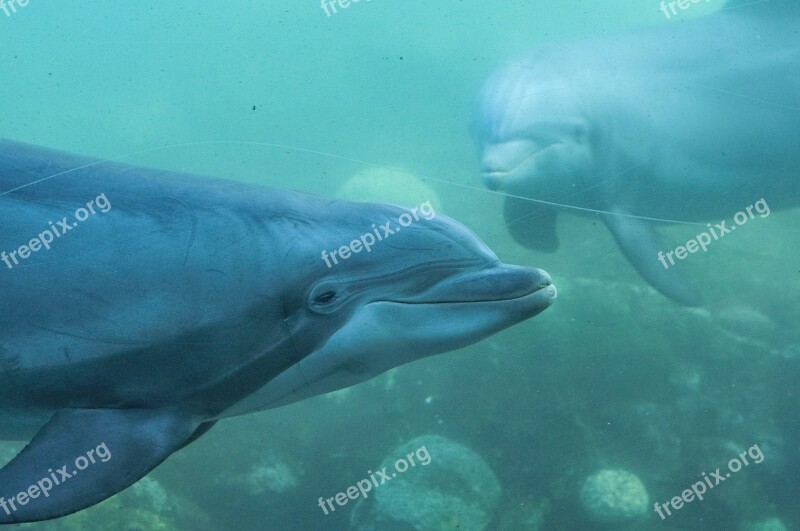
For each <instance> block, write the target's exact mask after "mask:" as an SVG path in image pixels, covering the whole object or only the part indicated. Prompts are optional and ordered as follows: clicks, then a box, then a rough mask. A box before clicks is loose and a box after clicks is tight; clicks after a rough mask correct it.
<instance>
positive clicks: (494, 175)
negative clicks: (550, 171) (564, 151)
mask: <svg viewBox="0 0 800 531" xmlns="http://www.w3.org/2000/svg"><path fill="white" fill-rule="evenodd" d="M562 143H563V142H561V141H558V140H556V141H555V142H551V143H550V144H547V145H544V146H542V147H540V148H539V149H535V150H533V151H531V152H530V153H528V154H527V155H526V156H525V157H524V158H523V159H522V160H520V161H519V162H518V163H517V164H515V165H514V166H513V167H511V168H508V169H496V168H487V169H485V170H483V171H482V172H481V174H482V175H483V180H484V182H485V184H486V187H487V188H489V189H490V190H497V189H499V188H500V184H501V182H502V179H503V178H504V177H507V176H508V175H510V174H511V173H512V172H514V170H516V169H517V168H519V167H520V166H522V165H523V164H525V163H526V162H528V161H529V160H530V159H531V158H532V157H535V156H536V155H538V154H540V153H541V152H543V151H545V150H548V149H550V148H552V147H554V146H557V145H559V144H562Z"/></svg>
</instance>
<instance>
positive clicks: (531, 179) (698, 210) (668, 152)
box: [473, 0, 800, 305]
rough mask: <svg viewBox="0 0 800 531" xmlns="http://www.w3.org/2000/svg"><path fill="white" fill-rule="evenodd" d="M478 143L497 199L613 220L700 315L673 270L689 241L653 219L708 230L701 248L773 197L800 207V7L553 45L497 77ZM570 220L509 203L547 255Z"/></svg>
mask: <svg viewBox="0 0 800 531" xmlns="http://www.w3.org/2000/svg"><path fill="white" fill-rule="evenodd" d="M473 132H474V135H475V140H476V144H477V147H478V151H479V156H480V159H481V170H482V174H483V178H484V180H485V182H486V184H487V185H488V186H489V187H490V188H492V189H495V190H503V191H504V192H507V193H509V194H511V195H516V196H522V197H527V198H532V199H536V200H541V201H546V202H550V203H558V204H567V205H571V206H576V207H579V208H582V209H592V210H602V211H606V212H611V213H613V214H611V215H605V216H604V220H605V222H606V224H607V226H608V227H609V229H610V230H611V231H612V233H613V235H614V237H615V239H616V241H617V243H618V244H619V246H620V248H621V249H622V251H623V252H624V253H625V255H626V256H627V258H628V259H629V261H630V262H631V263H632V264H633V265H634V266H635V268H636V269H637V270H638V271H639V273H640V274H641V275H642V276H643V277H644V278H645V279H646V280H648V281H649V282H650V283H651V284H652V285H653V286H654V287H655V288H657V289H658V290H660V291H661V292H662V293H664V294H665V295H667V296H669V297H671V298H672V299H674V300H676V301H678V302H681V303H684V304H689V305H692V304H698V302H699V298H698V297H697V295H695V293H694V292H693V290H692V289H691V288H690V286H689V285H688V284H686V283H685V282H683V281H682V280H681V279H680V276H679V274H678V273H677V272H676V270H677V269H678V268H675V267H673V268H671V269H667V268H666V266H664V265H663V264H662V262H660V261H659V259H658V252H659V251H662V250H663V251H666V250H668V249H672V248H673V247H675V244H674V243H673V242H670V243H667V242H663V243H662V242H661V241H660V239H659V237H658V235H657V233H656V232H655V230H654V225H655V224H657V223H656V222H653V221H652V220H645V219H641V218H642V217H648V218H658V219H662V220H663V219H667V220H682V221H693V222H703V223H702V224H701V225H700V228H698V227H687V231H690V232H689V233H687V239H688V238H689V237H690V236H694V235H695V234H697V233H698V232H701V231H702V230H706V227H705V222H710V221H719V220H721V219H728V220H730V218H731V217H733V215H734V214H735V213H736V212H738V211H740V210H743V209H745V208H746V207H747V206H749V205H753V203H754V202H756V201H758V200H759V199H761V198H764V199H765V202H766V203H767V204H768V205H769V206H770V207H773V209H780V208H788V207H794V206H797V205H798V204H800V184H799V183H798V181H797V172H798V170H799V169H800V2H798V1H797V0H771V1H769V0H767V1H764V2H753V1H752V0H737V1H729V2H727V3H726V5H725V6H724V7H723V10H722V11H720V12H718V13H716V14H713V15H711V16H708V17H704V18H700V19H696V20H691V21H679V20H670V21H667V20H665V21H664V23H663V24H661V25H659V26H658V27H655V28H650V29H645V30H640V31H633V32H629V33H625V34H622V35H617V36H613V37H601V38H593V39H589V40H583V41H577V42H568V43H562V44H555V45H552V46H550V47H546V48H544V49H541V50H539V51H537V52H535V53H533V54H530V55H528V56H526V57H523V58H521V59H520V60H517V61H512V62H510V63H508V64H507V65H506V66H504V67H502V68H501V69H499V70H498V71H497V72H496V73H495V74H494V75H492V76H491V77H490V79H489V80H488V81H487V83H486V84H485V86H484V88H483V90H482V92H481V95H480V97H479V102H478V106H477V112H476V116H475V120H474V122H473ZM556 212H557V210H556V207H552V206H548V205H546V204H544V203H537V202H531V201H525V200H522V199H518V198H511V197H509V198H507V200H506V206H505V218H506V223H507V226H508V227H509V229H510V231H511V233H512V235H513V236H514V238H515V239H516V240H517V241H519V242H520V243H522V244H523V245H526V246H528V247H530V248H532V249H538V250H543V251H552V250H555V249H556V248H557V247H558V240H557V237H556V233H555V220H556ZM583 212H584V213H586V212H587V211H585V210H584V211H583ZM590 215H596V214H590ZM683 241H685V240H683Z"/></svg>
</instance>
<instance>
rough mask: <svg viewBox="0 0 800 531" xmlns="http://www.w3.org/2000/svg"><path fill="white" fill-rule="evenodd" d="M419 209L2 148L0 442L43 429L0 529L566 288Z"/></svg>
mask: <svg viewBox="0 0 800 531" xmlns="http://www.w3.org/2000/svg"><path fill="white" fill-rule="evenodd" d="M31 183H33V184H31ZM416 210H418V209H413V210H411V209H405V208H402V207H397V206H391V205H385V204H374V203H351V202H344V201H334V200H330V199H324V198H317V197H311V196H307V195H303V194H300V193H293V192H286V191H278V190H273V189H268V188H260V187H253V186H248V185H244V184H238V183H234V182H228V181H221V180H214V179H208V178H203V177H197V176H191V175H184V174H177V173H172V172H167V171H158V170H151V169H143V168H137V167H132V166H126V165H122V164H116V163H108V162H97V161H93V160H91V159H86V158H82V157H78V156H74V155H70V154H67V153H63V152H58V151H52V150H48V149H43V148H38V147H34V146H30V145H27V144H20V143H15V142H9V141H2V142H0V219H2V226H3V230H2V231H0V252H2V253H3V254H2V255H1V256H2V257H3V258H2V260H3V261H2V262H0V439H9V440H19V439H23V440H27V439H28V438H30V437H33V439H32V440H31V442H30V443H29V444H28V445H27V446H26V447H25V449H24V450H23V451H22V452H21V453H20V454H19V455H18V456H17V457H15V458H14V459H13V460H12V461H11V462H10V463H9V464H8V465H6V466H5V467H4V468H3V469H2V470H0V524H2V523H12V522H30V521H37V520H43V519H48V518H55V517H58V516H62V515H65V514H69V513H71V512H74V511H77V510H80V509H82V508H85V507H88V506H90V505H93V504H95V503H98V502H100V501H102V500H104V499H106V498H108V497H110V496H112V495H113V494H115V493H117V492H119V491H121V490H123V489H125V488H126V487H128V486H129V485H131V484H133V483H135V482H136V481H138V480H139V479H140V478H142V477H143V476H144V475H145V474H147V473H148V472H149V471H150V470H152V469H153V468H154V467H156V466H157V465H158V464H159V463H161V462H162V461H163V460H164V459H166V458H167V457H168V456H169V455H170V454H171V453H173V452H175V451H176V450H178V449H180V448H182V447H183V446H185V445H187V444H188V443H189V442H191V441H193V440H194V439H196V438H197V437H199V436H200V435H202V434H203V433H204V432H205V431H207V430H208V429H209V428H210V427H211V426H212V425H213V423H214V422H215V421H217V420H218V419H221V418H224V417H230V416H233V415H239V414H243V413H247V412H251V411H258V410H263V409H267V408H271V407H276V406H278V405H282V404H286V403H289V402H293V401H297V400H301V399H303V398H306V397H309V396H313V395H316V394H320V393H323V392H327V391H331V390H335V389H339V388H342V387H346V386H349V385H353V384H355V383H357V382H360V381H363V380H365V379H368V378H371V377H373V376H375V375H377V374H380V373H382V372H383V371H386V370H387V369H390V368H392V367H395V366H397V365H400V364H403V363H406V362H409V361H412V360H414V359H418V358H422V357H424V356H430V355H432V354H436V353H440V352H445V351H449V350H453V349H456V348H459V347H463V346H465V345H468V344H470V343H473V342H475V341H478V340H480V339H482V338H484V337H486V336H488V335H490V334H492V333H494V332H497V331H498V330H501V329H503V328H506V327H508V326H511V325H513V324H515V323H518V322H520V321H523V320H525V319H527V318H529V317H531V316H533V315H536V314H537V313H539V312H541V311H542V310H544V309H545V308H547V307H548V306H549V305H550V304H551V302H552V301H553V299H554V298H555V288H554V287H553V286H552V285H551V281H550V278H549V277H548V275H547V274H546V273H545V272H543V271H540V270H538V269H531V268H525V267H516V266H511V265H505V264H503V263H501V262H500V261H499V260H498V258H497V257H496V256H495V255H494V254H493V253H492V251H491V250H489V248H487V247H486V245H484V244H483V243H482V242H481V241H480V240H479V239H478V238H477V237H476V236H475V235H474V234H473V233H471V232H470V231H468V230H467V229H466V228H464V227H463V226H461V225H460V224H458V223H456V222H455V221H453V220H451V219H448V218H447V217H445V216H441V215H440V216H436V215H435V213H433V216H426V217H424V218H420V216H419V214H418V213H416V212H415V211H416ZM422 210H424V209H422ZM431 212H432V211H428V213H431ZM412 214H413V216H414V217H413V218H412V217H411V216H412ZM412 219H414V220H415V221H413V222H411V223H410V224H409V220H412ZM398 221H399V223H398ZM401 225H405V226H401ZM46 231H49V232H50V236H47V235H46ZM388 231H391V233H389V232H388ZM368 234H374V237H372V238H367V237H366V235H368ZM362 236H363V239H362ZM34 240H35V241H34ZM356 240H358V241H361V242H363V244H362V245H361V246H359V245H356V243H355V241H356ZM45 241H47V246H44V245H43V243H44V242H45ZM36 242H38V243H36ZM370 242H372V245H371V248H370V249H369V250H367V249H366V247H365V245H366V244H368V243H370ZM343 246H349V247H350V248H351V251H344V252H343V251H342V249H343ZM356 248H358V250H357V251H356ZM336 249H338V250H339V255H338V256H339V259H338V260H335V261H334V260H332V259H331V258H330V256H331V254H333V250H336ZM323 251H326V252H327V253H328V259H327V260H325V259H324V258H323V256H322V253H323ZM344 255H347V256H344ZM345 258H346V259H345ZM329 265H330V267H329Z"/></svg>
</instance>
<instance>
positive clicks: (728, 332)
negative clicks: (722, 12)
mask: <svg viewBox="0 0 800 531" xmlns="http://www.w3.org/2000/svg"><path fill="white" fill-rule="evenodd" d="M6 1H8V0H6ZM721 4H722V0H712V1H711V2H703V3H700V4H697V5H693V6H692V7H691V9H690V10H687V12H686V16H687V17H703V16H706V15H708V14H709V13H711V12H713V11H714V10H716V9H718V8H719V7H721ZM667 23H668V21H666V20H665V17H664V16H663V14H662V13H660V12H659V11H658V2H656V1H655V0H648V1H642V0H627V1H622V0H615V1H604V2H589V1H577V0H573V1H569V2H563V1H554V0H548V1H540V2H535V3H532V2H529V1H505V2H503V3H502V4H501V5H495V4H493V3H488V2H476V1H458V0H436V1H435V2H434V1H427V2H423V1H419V0H414V1H409V2H397V1H394V2H393V1H391V0H372V1H371V2H367V1H366V0H362V1H361V2H360V3H356V4H351V5H350V6H349V7H347V8H346V9H339V11H338V12H337V13H336V14H332V15H331V16H327V15H326V12H325V10H323V9H322V7H321V6H320V4H318V3H316V2H314V1H310V0H309V1H306V0H302V1H301V0H291V1H288V0H286V1H284V0H267V1H266V2H256V1H246V0H243V1H240V2H235V3H221V2H208V1H206V0H200V1H196V2H191V3H190V2H176V1H169V0H168V1H149V0H143V1H137V2H122V1H119V2H108V1H106V2H101V1H99V0H84V1H81V2H75V3H70V4H69V5H67V4H65V3H61V2H55V1H53V0H31V1H30V3H29V4H28V5H26V6H24V7H17V11H16V12H13V13H11V15H10V16H6V15H5V14H4V13H3V11H0V45H1V47H0V54H1V55H0V79H2V87H3V89H2V93H3V98H2V103H0V110H1V112H0V137H3V138H8V139H13V140H17V141H23V142H29V143H34V144H39V145H43V146H49V147H54V148H58V149H62V150H67V151H72V152H76V153H82V154H86V155H91V156H95V157H99V158H109V159H112V158H113V159H116V160H121V161H124V162H126V163H130V164H134V165H141V166H151V167H157V168H163V169H168V170H174V171H185V172H191V173H198V174H205V175H211V176H216V177H223V178H228V179H233V180H237V181H242V182H246V183H251V184H257V185H266V186H272V187H276V188H284V189H292V190H299V191H303V192H308V193H313V194H318V195H323V196H331V197H337V198H346V199H355V200H370V201H385V202H389V203H397V204H406V205H409V206H411V205H419V204H420V203H422V202H423V201H426V200H430V201H431V202H432V204H433V205H434V206H435V208H436V211H437V212H442V213H444V214H447V215H449V216H451V217H453V218H455V219H457V220H459V221H460V222H462V223H464V224H465V225H466V226H468V227H469V228H471V229H472V230H474V231H475V232H476V233H477V234H478V235H479V236H480V237H481V238H482V239H483V240H484V241H485V242H486V243H487V244H488V245H489V246H490V247H491V248H492V250H494V251H495V252H496V253H497V255H498V256H499V257H500V258H501V259H502V260H503V261H504V262H506V263H510V264H520V265H529V266H535V267H539V268H542V269H544V270H546V271H548V272H549V273H550V274H551V275H552V277H553V280H554V283H555V284H556V286H558V289H559V298H558V300H557V301H556V302H555V304H554V305H553V307H551V308H549V309H548V310H547V311H545V312H544V313H542V314H541V315H539V316H536V317H534V318H533V319H531V320H528V321H525V322H523V323H521V324H519V325H516V326H514V327H512V328H510V329H507V330H504V331H502V332H500V333H498V334H496V335H494V336H491V337H489V338H487V339H485V340H483V341H482V342H479V343H477V344H475V345H472V346H470V347H467V348H464V349H461V350H459V351H456V352H451V353H447V354H443V355H440V356H436V357H433V358H428V359H424V360H420V361H417V362H414V363H412V364H409V365H405V366H402V367H400V368H397V369H393V370H391V371H390V372H388V373H386V374H384V375H382V376H379V377H378V378H376V379H373V380H370V381H369V382H366V383H364V384H361V385H359V386H356V387H352V388H348V389H346V390H343V391H339V392H336V393H333V394H331V395H324V396H319V397H315V398H312V399H309V400H306V401H303V402H300V403H296V404H292V405H289V406H286V407H283V408H280V409H275V410H270V411H266V412H261V413H255V414H251V415H247V416H243V417H238V418H235V419H228V420H224V421H222V422H220V423H219V424H217V425H216V426H215V427H214V428H213V429H212V430H211V431H210V432H209V433H208V434H207V435H205V436H204V437H203V438H202V439H200V440H199V441H198V442H196V443H194V444H193V445H192V446H190V447H188V448H186V449H185V450H182V451H180V452H178V453H176V454H175V455H173V456H172V457H171V458H170V459H168V460H167V461H166V462H165V463H164V464H163V465H161V466H160V467H158V468H157V469H156V470H155V471H154V472H153V473H151V474H150V475H148V476H147V478H146V479H145V480H143V481H141V482H139V484H137V485H136V486H134V487H131V488H130V489H128V490H126V491H125V492H123V493H121V494H119V495H118V496H116V497H114V498H112V499H111V500H109V501H107V502H104V503H103V504H101V505H99V506H96V507H93V508H90V509H87V510H85V511H82V512H80V513H78V514H76V515H74V516H70V517H67V518H64V519H61V520H56V521H52V522H46V523H38V524H30V525H29V526H27V525H26V526H25V527H26V528H32V529H54V530H61V529H165V530H171V529H221V530H222V529H276V530H283V529H303V530H305V529H397V530H401V529H403V530H407V529H425V530H449V529H461V530H464V529H466V530H472V529H500V530H517V529H520V530H526V529H531V530H535V529H553V530H557V529H631V530H633V529H635V530H650V529H653V530H655V529H720V530H727V529H753V530H755V529H781V527H777V526H778V525H783V526H784V528H785V529H800V513H798V511H797V508H796V507H797V504H796V497H797V492H798V484H797V480H796V476H797V474H798V472H800V456H798V437H799V436H800V426H798V424H797V421H796V420H795V418H796V414H797V413H796V412H797V410H798V405H800V404H798V394H797V391H796V376H797V375H798V371H799V370H800V337H799V336H798V332H797V322H798V318H800V311H798V304H797V296H798V287H800V280H798V278H799V277H798V272H799V270H800V265H799V264H798V262H797V245H796V243H797V238H798V232H797V227H798V226H800V216H798V212H797V211H796V210H782V211H780V212H775V213H774V214H773V215H771V216H770V217H769V218H765V219H763V220H759V221H758V223H755V222H754V223H753V225H754V226H752V227H748V230H746V231H745V230H743V231H742V232H741V233H738V234H737V236H736V238H729V239H727V240H724V241H720V242H719V243H717V244H715V246H714V247H713V248H712V249H710V250H709V252H707V253H705V254H703V255H702V256H700V255H698V256H696V257H695V258H694V259H693V260H688V261H686V263H685V268H686V270H687V271H688V272H689V274H690V275H691V277H692V279H693V284H694V285H695V286H698V287H699V289H700V291H701V292H702V294H703V297H704V299H705V300H706V301H707V304H706V305H704V307H702V308H699V309H687V308H683V307H680V306H678V305H676V304H674V303H673V302H671V301H670V300H669V299H667V298H666V297H663V296H662V295H660V294H658V293H657V292H655V291H654V290H653V289H652V288H650V287H649V286H648V285H647V284H646V283H645V281H644V280H642V279H641V278H640V277H639V276H638V275H637V273H636V271H635V270H634V269H633V268H632V267H631V266H630V265H629V263H628V262H627V261H626V260H625V258H624V257H623V256H622V254H621V253H620V252H619V250H618V248H617V246H616V244H615V243H614V240H613V238H612V236H611V235H610V233H609V232H608V230H607V229H606V228H605V226H603V225H602V223H599V222H593V221H592V220H591V219H587V218H585V217H577V216H572V215H569V214H566V215H564V216H562V217H561V218H560V219H559V236H560V239H561V248H560V249H559V251H558V252H556V253H553V254H546V253H539V252H536V251H532V250H529V249H525V248H523V247H522V246H519V245H518V244H516V243H515V242H514V241H513V240H512V238H511V236H510V235H509V234H508V231H507V229H506V227H505V225H504V222H503V217H502V209H503V206H502V205H503V197H502V195H500V194H494V193H490V192H489V191H488V190H487V189H486V188H485V187H484V186H483V184H482V182H481V180H480V172H479V164H478V160H477V158H476V155H475V148H474V146H473V144H472V140H471V138H470V134H469V122H470V119H471V115H472V110H473V106H474V103H475V98H476V95H477V93H478V90H479V88H480V86H481V85H482V83H483V81H484V80H485V79H486V77H487V76H488V75H489V74H490V73H491V72H492V71H493V70H494V69H495V68H496V67H497V66H498V65H499V64H501V63H502V62H503V61H505V60H506V59H508V58H509V57H511V56H514V55H516V54H519V53H521V52H524V51H527V50H529V49H532V48H535V47H537V46H540V45H542V44H546V43H549V42H553V41H557V40H565V39H566V40H568V39H572V38H576V37H586V36H594V35H605V34H610V33H613V32H616V31H622V30H625V29H627V28H639V27H646V26H659V25H663V24H667ZM669 23H672V21H669ZM787 112H788V111H787ZM776 164H779V162H776ZM756 199H758V198H757V197H754V198H753V200H754V201H755V200H756ZM742 206H743V207H744V206H746V205H742ZM731 214H733V212H732V213H731ZM3 223H9V221H4V222H3ZM695 232H696V231H695V230H694V229H691V230H689V231H688V232H687V229H686V228H685V227H680V226H673V227H669V228H667V229H665V230H664V231H663V234H665V235H668V237H669V240H670V241H675V242H681V241H685V240H686V238H688V237H689V235H693V234H695ZM688 233H691V234H689V235H687V234H688ZM682 265H684V264H682ZM426 441H427V448H428V450H429V451H430V458H431V462H430V467H429V468H428V467H427V466H425V467H423V466H422V465H418V466H416V467H413V468H410V469H409V470H408V471H407V472H405V473H403V479H406V478H409V479H408V485H407V487H406V490H405V491H403V490H402V489H400V488H398V487H394V486H393V487H391V488H390V487H388V486H387V487H383V488H384V490H385V491H387V492H391V496H390V495H388V494H387V495H384V497H383V498H381V499H382V500H383V501H382V502H381V503H383V505H381V504H379V503H375V500H376V499H377V498H376V497H377V494H376V496H375V497H370V498H368V503H360V502H356V501H351V502H349V503H348V504H347V505H344V506H338V505H337V506H336V510H335V511H333V512H331V513H330V514H325V513H324V511H323V510H322V509H321V508H320V506H318V498H319V497H323V498H328V497H332V496H335V495H336V494H337V493H339V492H342V491H344V490H345V489H347V487H348V486H351V485H356V484H357V482H358V481H360V480H362V479H364V478H366V477H368V476H369V474H368V471H375V470H376V469H380V468H381V467H383V466H385V465H383V464H380V463H382V462H383V461H385V460H389V461H388V462H391V461H392V460H393V459H396V458H398V457H401V456H403V455H407V454H408V453H409V452H413V451H414V450H415V449H417V448H419V447H421V446H422V445H425V444H426ZM3 444H5V443H3ZM754 445H758V448H759V449H760V451H762V452H763V462H759V463H751V464H750V465H749V466H747V467H745V468H743V469H742V470H741V472H738V473H735V474H733V475H732V476H731V478H729V479H727V480H726V481H725V483H724V485H723V484H720V485H719V486H718V487H715V488H714V489H710V490H709V491H708V493H707V494H706V496H705V499H704V500H702V501H695V502H692V503H687V504H686V505H685V507H684V508H683V509H680V510H676V511H674V514H673V515H672V516H670V517H669V518H667V519H665V520H662V519H660V518H659V517H658V515H657V514H656V513H655V512H654V511H653V508H652V505H653V503H655V502H666V501H667V500H669V499H670V498H673V497H674V496H680V495H681V492H682V491H683V490H684V489H687V488H690V487H691V485H692V484H694V483H695V482H696V481H698V477H699V474H700V473H701V472H704V471H705V472H707V473H710V472H712V471H714V470H716V469H717V467H725V466H726V463H727V462H728V460H729V459H731V458H734V457H736V456H737V455H738V454H740V452H742V451H745V450H747V449H748V448H752V447H753V446H754ZM19 447H20V445H18V444H16V443H15V444H10V443H9V444H8V448H5V446H0V460H3V461H5V460H8V459H10V458H11V457H12V456H13V455H14V453H15V451H16V450H17V449H18V448H19ZM437 451H438V455H437ZM3 452H5V453H3ZM751 458H752V456H751ZM603 469H611V470H625V471H629V472H630V473H632V474H635V475H636V476H637V477H638V478H639V480H641V484H642V486H643V488H644V489H646V492H647V513H646V514H644V515H643V516H641V517H639V518H634V519H631V520H629V521H628V520H626V521H625V522H624V523H619V522H612V523H607V522H606V523H603V522H600V521H597V520H593V519H592V518H590V517H589V516H588V515H587V513H586V507H585V505H586V503H585V501H582V497H581V489H582V486H583V485H585V481H586V480H587V478H589V477H590V476H592V474H595V473H597V472H598V471H600V470H603ZM434 471H435V472H434ZM415 474H417V475H418V476H417V477H415ZM426 474H428V475H426ZM421 478H425V479H421ZM400 485H401V486H402V485H404V484H402V483H400ZM0 487H2V486H1V485H0ZM380 489H381V488H380V487H379V488H375V492H376V493H378V492H381V490H380ZM620 489H621V487H620ZM620 492H621V490H620ZM415 496H416V497H415ZM620 496H623V495H622V494H620ZM632 496H633V495H632ZM623 497H624V496H623ZM634 497H635V496H634ZM389 499H393V500H395V501H394V502H391V503H390V502H389V501H387V500H389ZM396 500H401V501H396ZM370 503H372V505H370ZM392 503H395V505H392ZM390 508H391V509H390ZM381 511H384V512H385V513H386V514H389V513H391V511H398V512H397V513H391V514H395V516H396V515H397V514H399V513H404V514H408V515H410V516H407V517H405V519H401V518H399V517H397V518H396V521H395V522H394V523H393V524H389V523H387V520H386V519H385V518H384V520H381V517H380V516H379V513H380V512H381ZM384 516H385V515H384ZM770 519H780V521H781V522H782V524H778V523H777V522H778V520H772V521H770ZM411 522H416V523H411ZM768 522H769V523H768ZM757 525H760V526H761V527H756V526H757ZM768 525H772V526H774V527H767V526H768ZM125 526H128V527H125ZM415 526H416V527H415ZM748 526H749V527H748Z"/></svg>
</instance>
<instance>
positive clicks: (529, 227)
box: [503, 197, 558, 253]
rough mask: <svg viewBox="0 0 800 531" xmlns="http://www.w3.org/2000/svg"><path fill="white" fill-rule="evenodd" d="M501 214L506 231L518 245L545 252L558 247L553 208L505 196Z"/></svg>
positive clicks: (555, 214) (550, 251)
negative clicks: (504, 221)
mask: <svg viewBox="0 0 800 531" xmlns="http://www.w3.org/2000/svg"><path fill="white" fill-rule="evenodd" d="M503 216H504V217H505V220H506V227H507V228H508V232H510V233H511V236H512V237H513V238H514V240H515V241H516V242H517V243H519V244H520V245H523V246H525V247H527V248H528V249H533V250H534V251H544V252H547V253H552V252H553V251H555V250H557V249H558V234H557V233H556V216H557V212H556V210H555V209H553V208H550V207H546V206H542V205H541V204H539V203H534V202H533V201H525V200H524V199H518V198H516V197H506V202H505V207H504V209H503Z"/></svg>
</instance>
